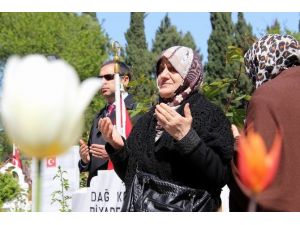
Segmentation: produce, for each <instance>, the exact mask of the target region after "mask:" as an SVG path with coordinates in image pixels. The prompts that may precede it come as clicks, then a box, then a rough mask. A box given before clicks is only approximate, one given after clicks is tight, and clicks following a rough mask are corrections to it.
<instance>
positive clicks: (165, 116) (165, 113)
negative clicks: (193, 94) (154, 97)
mask: <svg viewBox="0 0 300 225" xmlns="http://www.w3.org/2000/svg"><path fill="white" fill-rule="evenodd" d="M155 113H156V117H157V121H158V123H159V124H160V125H161V126H162V127H163V128H164V129H165V130H166V131H167V132H168V133H169V134H170V135H171V136H172V137H173V138H175V139H176V140H177V141H179V140H181V139H182V138H183V137H184V136H185V135H186V134H187V133H188V132H189V130H190V129H191V127H192V121H193V117H192V114H191V110H190V106H189V103H187V104H186V105H185V106H184V116H181V115H180V114H179V113H178V112H176V111H175V110H174V109H172V108H171V107H170V106H168V105H167V104H164V103H160V104H158V105H156V109H155Z"/></svg>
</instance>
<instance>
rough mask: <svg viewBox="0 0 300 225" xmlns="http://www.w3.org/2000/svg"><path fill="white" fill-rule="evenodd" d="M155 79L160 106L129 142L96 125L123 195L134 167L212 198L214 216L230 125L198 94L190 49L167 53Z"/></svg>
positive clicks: (107, 124) (198, 76)
mask: <svg viewBox="0 0 300 225" xmlns="http://www.w3.org/2000/svg"><path fill="white" fill-rule="evenodd" d="M156 76H157V86H158V90H159V104H157V105H156V106H154V107H152V108H151V109H150V111H149V112H148V113H146V114H145V115H143V117H141V118H140V119H139V120H138V121H137V123H136V124H135V126H134V128H133V130H132V132H131V134H130V135H129V137H128V139H127V140H125V139H122V137H121V136H120V135H119V134H118V133H117V131H116V129H115V128H114V127H113V125H112V123H111V121H110V119H109V118H103V119H101V120H100V121H99V124H100V126H99V127H100V130H101V133H102V135H103V137H104V139H105V140H106V141H107V142H108V143H107V144H106V149H107V152H108V154H109V156H110V158H111V160H112V162H113V164H114V168H115V171H116V172H117V174H118V175H119V177H120V178H121V179H122V180H123V181H124V182H125V186H126V193H125V196H128V195H127V193H128V191H129V189H130V187H131V185H132V181H133V178H134V175H135V173H136V169H137V166H138V169H139V170H141V171H143V172H147V173H150V174H152V175H155V176H157V177H158V178H160V179H162V180H166V181H170V182H173V183H176V184H180V185H183V186H188V187H191V188H194V189H204V190H206V191H207V192H209V193H210V194H211V196H212V202H211V205H212V211H217V210H218V209H219V208H220V206H221V198H220V193H221V189H222V187H223V186H224V185H225V184H226V183H227V181H228V180H229V176H230V171H231V168H230V161H231V159H232V154H233V136H232V133H231V130H230V123H229V121H228V120H227V118H226V116H225V115H224V113H223V112H222V110H221V109H219V108H218V107H217V106H215V105H214V104H212V103H211V102H209V101H208V100H207V99H206V98H205V97H204V96H203V95H202V94H201V93H200V92H199V86H200V84H202V82H203V79H204V73H203V69H202V65H201V61H200V57H199V55H198V54H197V53H196V52H195V51H193V50H192V49H190V48H187V47H183V46H174V47H171V48H169V49H167V50H165V51H164V52H163V53H162V54H161V56H160V57H159V59H158V61H157V64H156ZM126 201H127V197H125V200H124V203H125V202H126ZM183 210H186V209H184V208H183Z"/></svg>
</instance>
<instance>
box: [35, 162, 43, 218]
mask: <svg viewBox="0 0 300 225" xmlns="http://www.w3.org/2000/svg"><path fill="white" fill-rule="evenodd" d="M36 165H37V167H36V168H37V177H36V190H35V191H36V199H35V212H40V211H41V170H42V160H40V159H37V160H36Z"/></svg>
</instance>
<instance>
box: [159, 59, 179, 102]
mask: <svg viewBox="0 0 300 225" xmlns="http://www.w3.org/2000/svg"><path fill="white" fill-rule="evenodd" d="M182 84H183V79H182V77H181V76H180V74H179V73H178V72H177V71H176V70H175V69H174V67H173V66H172V65H171V64H170V63H169V62H167V63H161V65H160V66H159V69H158V72H157V86H158V90H159V95H160V97H161V98H172V97H174V96H175V93H174V92H175V91H176V90H177V89H178V88H179V87H180V85H182Z"/></svg>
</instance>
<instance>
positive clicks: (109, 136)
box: [98, 117, 124, 150]
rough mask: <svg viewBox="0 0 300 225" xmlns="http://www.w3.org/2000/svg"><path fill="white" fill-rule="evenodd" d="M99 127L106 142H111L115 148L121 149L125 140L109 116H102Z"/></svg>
mask: <svg viewBox="0 0 300 225" xmlns="http://www.w3.org/2000/svg"><path fill="white" fill-rule="evenodd" d="M98 129H99V131H100V132H101V135H102V137H103V138H104V140H105V141H106V142H108V143H109V144H111V146H113V148H114V149H117V150H120V149H122V148H123V147H124V142H123V139H122V137H121V135H120V134H119V133H118V131H117V129H116V128H115V127H114V126H113V124H112V122H111V120H110V119H109V118H108V117H105V118H101V119H100V120H99V123H98Z"/></svg>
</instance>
